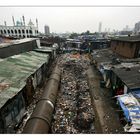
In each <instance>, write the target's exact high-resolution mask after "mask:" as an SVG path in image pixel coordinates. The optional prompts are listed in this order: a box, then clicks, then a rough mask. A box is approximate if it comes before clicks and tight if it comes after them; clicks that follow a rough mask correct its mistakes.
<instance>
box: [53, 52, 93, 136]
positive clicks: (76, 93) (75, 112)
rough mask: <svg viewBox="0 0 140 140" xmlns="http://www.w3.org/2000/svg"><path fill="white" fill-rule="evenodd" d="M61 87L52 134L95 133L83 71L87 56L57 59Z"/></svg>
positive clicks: (85, 67)
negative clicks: (60, 75)
mask: <svg viewBox="0 0 140 140" xmlns="http://www.w3.org/2000/svg"><path fill="white" fill-rule="evenodd" d="M58 62H59V66H60V68H61V70H62V77H61V86H60V91H59V93H58V98H57V102H56V106H55V112H54V116H53V121H52V127H51V133H52V134H56V133H58V134H77V133H87V134H88V133H90V134H91V133H95V130H94V112H93V109H92V105H91V99H90V94H89V87H88V84H87V81H86V74H85V72H86V70H87V69H88V66H89V65H90V60H89V58H88V56H87V55H79V54H63V55H62V56H60V58H59V61H58Z"/></svg>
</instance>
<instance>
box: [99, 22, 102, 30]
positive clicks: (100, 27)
mask: <svg viewBox="0 0 140 140" xmlns="http://www.w3.org/2000/svg"><path fill="white" fill-rule="evenodd" d="M101 31H102V22H99V33H101Z"/></svg>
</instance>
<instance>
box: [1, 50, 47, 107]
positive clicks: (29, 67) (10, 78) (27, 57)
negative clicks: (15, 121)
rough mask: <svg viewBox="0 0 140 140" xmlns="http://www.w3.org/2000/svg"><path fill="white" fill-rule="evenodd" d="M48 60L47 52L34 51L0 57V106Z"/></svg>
mask: <svg viewBox="0 0 140 140" xmlns="http://www.w3.org/2000/svg"><path fill="white" fill-rule="evenodd" d="M48 61H49V55H48V54H44V53H40V52H35V51H30V52H26V53H22V54H19V55H14V56H11V57H8V58H6V59H0V67H1V68H0V108H1V107H2V106H3V105H4V104H5V103H6V102H7V100H9V99H10V98H12V97H13V96H15V95H16V94H17V92H19V91H20V90H21V89H22V88H23V87H24V86H25V84H26V79H27V78H28V77H29V76H30V75H31V74H33V73H34V72H35V71H36V70H37V69H38V68H40V67H41V66H42V65H43V64H44V63H45V62H46V63H48Z"/></svg>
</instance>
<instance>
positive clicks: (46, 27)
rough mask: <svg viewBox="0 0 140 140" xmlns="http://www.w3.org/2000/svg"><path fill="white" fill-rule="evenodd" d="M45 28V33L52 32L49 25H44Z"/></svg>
mask: <svg viewBox="0 0 140 140" xmlns="http://www.w3.org/2000/svg"><path fill="white" fill-rule="evenodd" d="M44 30H45V35H49V34H50V28H49V26H47V25H45V26H44Z"/></svg>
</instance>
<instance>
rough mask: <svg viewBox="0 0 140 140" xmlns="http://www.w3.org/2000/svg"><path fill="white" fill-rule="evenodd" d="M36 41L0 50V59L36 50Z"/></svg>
mask: <svg viewBox="0 0 140 140" xmlns="http://www.w3.org/2000/svg"><path fill="white" fill-rule="evenodd" d="M37 47H38V46H37V43H36V40H32V41H29V42H24V43H20V44H13V45H10V46H7V47H3V48H0V58H6V57H9V56H12V55H16V54H20V53H24V52H28V51H32V50H33V49H35V48H37Z"/></svg>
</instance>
